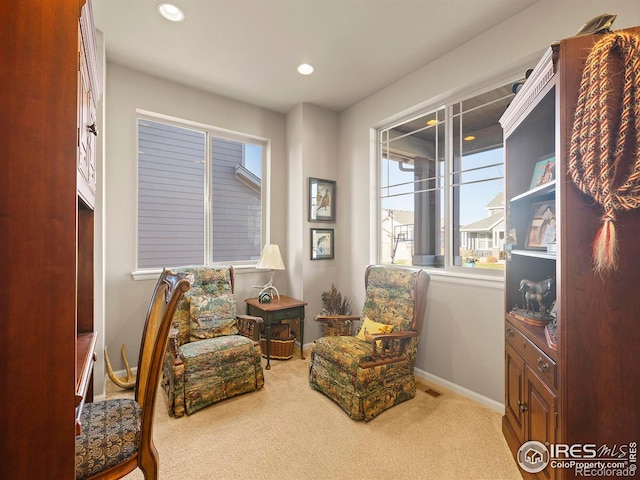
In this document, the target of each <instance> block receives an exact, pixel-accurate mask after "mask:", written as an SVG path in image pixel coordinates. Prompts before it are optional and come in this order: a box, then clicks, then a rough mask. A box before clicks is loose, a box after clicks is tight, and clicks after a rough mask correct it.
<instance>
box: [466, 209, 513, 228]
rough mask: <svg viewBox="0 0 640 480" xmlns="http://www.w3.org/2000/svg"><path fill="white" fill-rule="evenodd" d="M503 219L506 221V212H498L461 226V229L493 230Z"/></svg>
mask: <svg viewBox="0 0 640 480" xmlns="http://www.w3.org/2000/svg"><path fill="white" fill-rule="evenodd" d="M503 221H504V212H496V213H494V214H493V215H490V216H489V217H487V218H483V219H482V220H478V221H477V222H473V223H470V224H469V225H465V226H463V227H460V231H462V232H486V231H489V230H493V229H494V228H495V227H497V226H498V225H499V224H500V223H501V222H503Z"/></svg>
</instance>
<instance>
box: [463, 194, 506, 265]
mask: <svg viewBox="0 0 640 480" xmlns="http://www.w3.org/2000/svg"><path fill="white" fill-rule="evenodd" d="M486 209H487V210H488V212H489V216H488V217H486V218H483V219H482V220H478V221H477V222H473V223H470V224H469V225H465V226H461V227H460V248H461V249H467V250H470V251H472V252H473V255H474V256H475V257H477V258H486V257H489V256H492V257H495V258H496V259H501V256H502V253H501V252H502V247H503V245H504V192H500V193H498V194H497V195H496V196H495V197H493V199H492V200H491V201H490V202H489V203H488V204H487V206H486Z"/></svg>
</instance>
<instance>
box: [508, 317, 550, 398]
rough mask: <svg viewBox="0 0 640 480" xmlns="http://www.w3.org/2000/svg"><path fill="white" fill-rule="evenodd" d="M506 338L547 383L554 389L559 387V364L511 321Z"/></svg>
mask: <svg viewBox="0 0 640 480" xmlns="http://www.w3.org/2000/svg"><path fill="white" fill-rule="evenodd" d="M505 338H506V340H507V342H508V343H509V345H511V346H512V347H513V349H514V350H515V351H516V352H518V353H519V354H520V355H521V356H522V358H523V359H524V361H525V363H527V364H528V365H529V367H530V368H531V369H532V370H533V371H534V372H536V373H537V374H538V375H539V376H540V378H541V379H542V380H543V381H544V382H545V383H546V384H547V385H549V386H550V387H551V388H553V389H555V388H556V387H557V384H556V378H557V373H556V369H557V365H556V363H555V362H554V361H553V360H552V359H551V358H549V356H548V355H547V354H546V353H544V352H543V351H542V350H540V349H539V348H538V347H536V346H535V345H534V344H533V343H532V342H531V341H529V339H528V338H527V337H526V336H524V334H522V332H520V330H518V329H517V328H515V327H514V326H513V325H511V324H509V323H507V324H506V326H505Z"/></svg>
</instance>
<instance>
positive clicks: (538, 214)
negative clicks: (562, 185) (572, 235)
mask: <svg viewBox="0 0 640 480" xmlns="http://www.w3.org/2000/svg"><path fill="white" fill-rule="evenodd" d="M555 243H556V204H555V202H554V201H553V200H550V201H546V202H536V203H533V204H532V207H531V220H530V221H529V232H528V234H527V239H526V248H529V249H534V250H545V249H547V246H548V245H552V244H555Z"/></svg>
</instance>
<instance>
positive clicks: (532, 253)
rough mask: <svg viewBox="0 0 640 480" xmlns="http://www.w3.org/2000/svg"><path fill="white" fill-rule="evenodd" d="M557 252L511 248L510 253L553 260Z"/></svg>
mask: <svg viewBox="0 0 640 480" xmlns="http://www.w3.org/2000/svg"><path fill="white" fill-rule="evenodd" d="M556 253H557V252H547V251H544V250H511V255H521V256H523V257H534V258H546V259H548V260H555V259H556Z"/></svg>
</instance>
